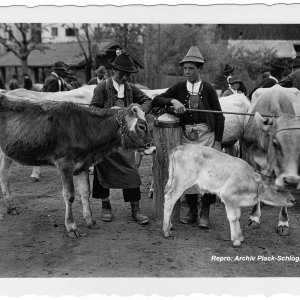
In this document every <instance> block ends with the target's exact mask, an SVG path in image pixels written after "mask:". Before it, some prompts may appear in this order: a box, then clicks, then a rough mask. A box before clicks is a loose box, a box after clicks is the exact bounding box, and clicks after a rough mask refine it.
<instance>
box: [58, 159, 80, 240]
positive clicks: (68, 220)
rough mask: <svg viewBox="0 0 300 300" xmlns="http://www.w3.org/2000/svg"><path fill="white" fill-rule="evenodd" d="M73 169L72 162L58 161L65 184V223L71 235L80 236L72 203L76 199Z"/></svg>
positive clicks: (63, 183) (63, 184)
mask: <svg viewBox="0 0 300 300" xmlns="http://www.w3.org/2000/svg"><path fill="white" fill-rule="evenodd" d="M73 169H74V168H73V165H72V163H67V162H66V161H64V160H63V161H60V162H59V163H58V171H59V174H60V176H61V181H62V186H63V197H64V201H65V204H66V214H65V225H66V229H67V234H68V236H70V237H79V232H78V230H77V226H76V224H75V220H74V216H73V211H72V204H73V202H74V200H75V188H74V183H73Z"/></svg>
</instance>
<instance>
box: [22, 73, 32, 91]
mask: <svg viewBox="0 0 300 300" xmlns="http://www.w3.org/2000/svg"><path fill="white" fill-rule="evenodd" d="M23 76H24V86H23V87H24V89H26V90H31V89H32V80H31V79H30V77H29V76H28V74H26V73H24V74H23Z"/></svg>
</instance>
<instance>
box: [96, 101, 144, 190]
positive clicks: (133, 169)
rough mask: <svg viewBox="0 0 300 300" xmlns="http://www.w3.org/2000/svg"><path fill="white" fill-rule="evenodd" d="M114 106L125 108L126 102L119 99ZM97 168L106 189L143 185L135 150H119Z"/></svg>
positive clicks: (101, 182)
mask: <svg viewBox="0 0 300 300" xmlns="http://www.w3.org/2000/svg"><path fill="white" fill-rule="evenodd" d="M114 104H115V106H120V107H124V100H123V99H120V98H118V99H117V100H116V101H115V103H114ZM95 167H96V169H97V174H98V179H99V182H100V184H101V185H102V186H103V187H104V188H107V189H129V188H137V187H140V186H141V184H142V182H141V178H140V175H139V173H138V171H137V166H136V160H135V154H134V151H133V150H118V151H116V152H114V153H112V154H110V155H109V156H107V157H105V158H104V159H103V160H102V161H101V162H100V163H99V164H97V165H96V166H95Z"/></svg>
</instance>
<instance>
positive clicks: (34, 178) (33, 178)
mask: <svg viewBox="0 0 300 300" xmlns="http://www.w3.org/2000/svg"><path fill="white" fill-rule="evenodd" d="M40 175H41V167H38V166H36V167H33V169H32V173H31V175H30V177H29V182H38V181H40Z"/></svg>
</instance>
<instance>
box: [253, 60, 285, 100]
mask: <svg viewBox="0 0 300 300" xmlns="http://www.w3.org/2000/svg"><path fill="white" fill-rule="evenodd" d="M266 65H267V66H269V68H270V73H271V75H270V76H269V77H266V78H264V79H263V80H262V81H261V82H260V83H259V84H258V85H257V86H256V87H255V88H254V89H253V90H252V91H251V93H250V94H249V98H250V100H251V98H252V94H253V93H254V92H255V91H256V90H257V89H259V88H270V87H272V86H274V85H275V84H277V83H278V82H279V80H280V79H281V78H282V74H283V72H284V70H285V69H286V68H287V65H286V64H285V62H284V60H283V59H282V58H274V59H271V60H270V61H268V62H267V63H266Z"/></svg>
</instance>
